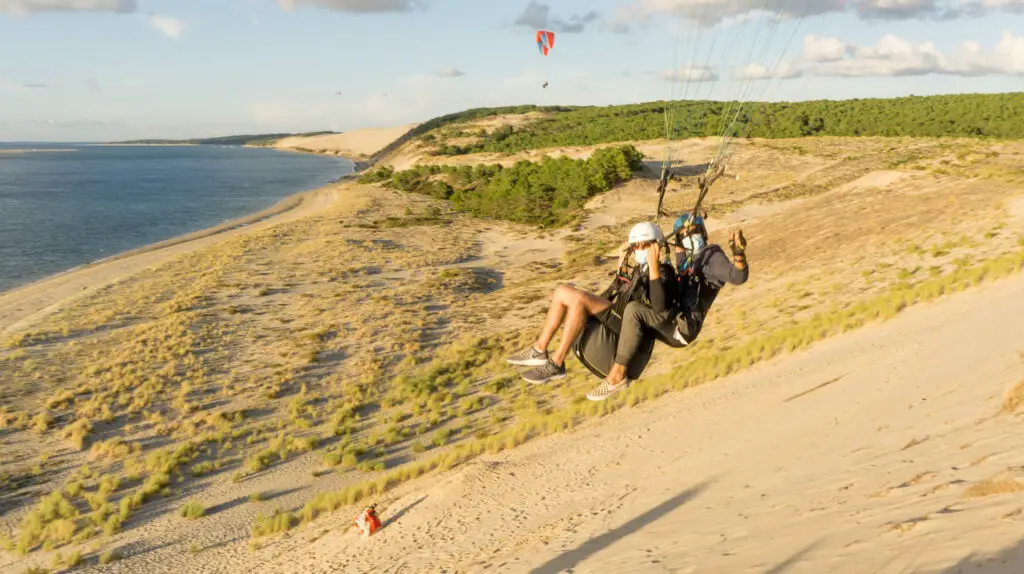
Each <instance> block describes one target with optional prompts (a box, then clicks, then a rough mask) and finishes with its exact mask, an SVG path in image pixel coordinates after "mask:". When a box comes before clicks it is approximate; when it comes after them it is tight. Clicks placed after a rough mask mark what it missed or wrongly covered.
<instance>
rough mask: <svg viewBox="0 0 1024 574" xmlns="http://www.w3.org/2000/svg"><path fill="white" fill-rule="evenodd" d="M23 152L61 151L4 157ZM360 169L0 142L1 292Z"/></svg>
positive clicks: (236, 152) (238, 152)
mask: <svg viewBox="0 0 1024 574" xmlns="http://www.w3.org/2000/svg"><path fill="white" fill-rule="evenodd" d="M25 149H45V150H62V151H40V152H32V153H5V150H25ZM352 170H353V164H352V162H351V161H349V160H346V159H343V158H338V157H328V156H319V155H309V154H298V153H286V152H278V151H274V150H271V149H261V148H243V147H228V146H224V147H221V146H180V147H163V146H152V147H150V146H94V145H85V144H49V143H38V142H33V143H30V144H28V143H0V292H3V291H7V290H10V289H13V288H15V287H18V286H20V285H24V284H26V283H30V282H32V281H35V280H38V279H42V278H44V277H47V276H49V275H53V274H55V273H59V272H61V271H65V270H67V269H71V268H73V267H77V266H79V265H83V264H86V263H90V262H92V261H96V260H98V259H103V258H105V257H109V256H111V255H115V254H118V253H122V252H124V251H128V250H130V249H134V248H137V247H142V246H144V245H148V244H150V243H155V242H157V241H162V240H164V239H169V238H172V237H176V236H179V235H183V234H186V233H190V232H193V231H198V230H201V229H205V228H208V227H212V226H215V225H218V224H220V223H223V222H225V221H228V220H231V219H236V218H239V217H242V216H244V215H246V214H249V213H254V212H257V211H260V210H262V209H265V208H267V207H270V206H272V205H273V204H275V203H277V202H278V201H279V200H281V199H283V198H285V197H287V196H289V195H292V194H295V193H298V192H301V191H305V190H309V189H314V188H317V187H320V186H323V185H326V184H328V183H330V182H331V181H334V180H336V179H337V178H339V177H341V176H343V175H346V174H348V173H351V172H352Z"/></svg>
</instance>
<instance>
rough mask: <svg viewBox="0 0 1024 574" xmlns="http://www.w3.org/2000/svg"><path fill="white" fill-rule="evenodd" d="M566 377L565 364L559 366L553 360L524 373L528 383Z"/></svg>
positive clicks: (538, 382)
mask: <svg viewBox="0 0 1024 574" xmlns="http://www.w3.org/2000/svg"><path fill="white" fill-rule="evenodd" d="M564 378H565V365H562V366H561V367H559V366H558V365H556V364H554V363H552V362H551V361H547V362H545V363H544V364H543V365H541V366H539V367H536V368H533V369H530V370H529V371H526V372H525V373H523V380H524V381H526V382H528V383H533V384H535V385H539V384H541V383H546V382H548V381H550V380H551V379H564Z"/></svg>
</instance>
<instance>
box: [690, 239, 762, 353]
mask: <svg viewBox="0 0 1024 574" xmlns="http://www.w3.org/2000/svg"><path fill="white" fill-rule="evenodd" d="M749 277H750V265H749V264H748V265H747V266H746V267H745V268H744V269H743V270H739V269H737V268H736V266H734V265H733V264H732V260H731V259H730V258H729V256H728V255H726V254H725V251H724V250H723V249H722V248H721V247H720V246H718V245H708V246H707V247H705V248H704V249H703V250H702V251H701V252H700V254H698V255H697V258H696V259H695V260H694V262H693V270H692V272H689V271H688V272H685V273H682V274H680V275H679V276H678V288H677V291H676V300H677V301H678V307H679V315H678V317H677V320H676V323H677V325H678V326H679V330H680V332H682V333H683V336H684V337H685V338H686V339H687V341H688V342H693V340H694V339H696V338H697V335H698V334H699V333H700V330H701V328H702V327H703V326H704V320H705V319H706V318H707V315H708V311H710V310H711V305H712V304H713V303H714V302H715V298H716V297H718V292H719V291H720V290H721V289H722V287H724V286H725V284H726V283H731V284H733V285H742V284H744V283H746V282H747V279H748V278H749Z"/></svg>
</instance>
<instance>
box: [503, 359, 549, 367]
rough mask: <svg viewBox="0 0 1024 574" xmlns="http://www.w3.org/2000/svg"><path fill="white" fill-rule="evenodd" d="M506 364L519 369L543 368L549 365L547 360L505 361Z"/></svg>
mask: <svg viewBox="0 0 1024 574" xmlns="http://www.w3.org/2000/svg"><path fill="white" fill-rule="evenodd" d="M505 362H507V363H508V364H510V365H516V366H519V367H543V366H544V365H546V364H548V360H547V359H505Z"/></svg>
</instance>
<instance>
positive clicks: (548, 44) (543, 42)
mask: <svg viewBox="0 0 1024 574" xmlns="http://www.w3.org/2000/svg"><path fill="white" fill-rule="evenodd" d="M554 47H555V33H554V32H550V31H548V30H537V49H538V50H540V53H541V54H543V55H545V56H547V55H548V52H550V51H551V49H552V48H554Z"/></svg>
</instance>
